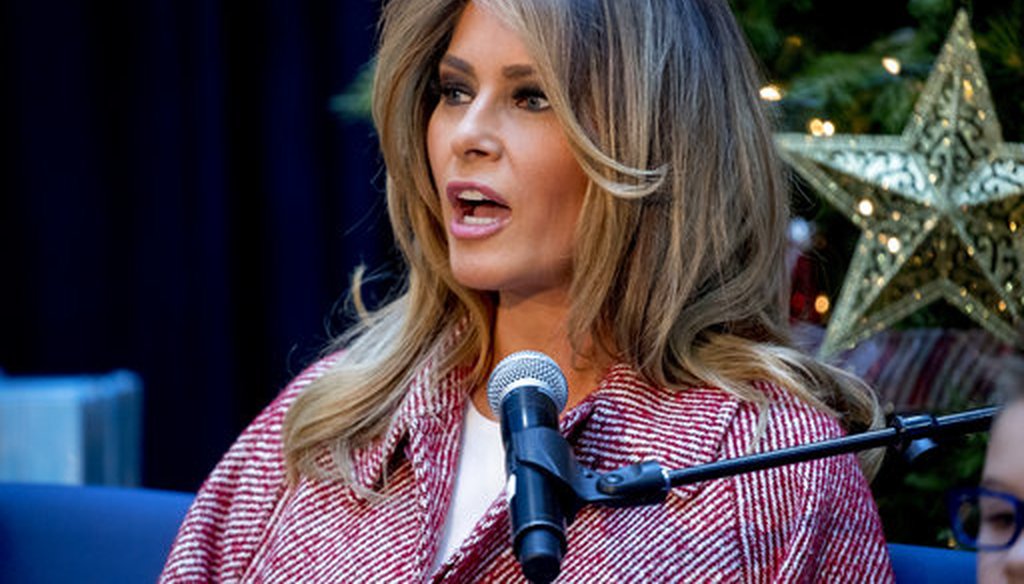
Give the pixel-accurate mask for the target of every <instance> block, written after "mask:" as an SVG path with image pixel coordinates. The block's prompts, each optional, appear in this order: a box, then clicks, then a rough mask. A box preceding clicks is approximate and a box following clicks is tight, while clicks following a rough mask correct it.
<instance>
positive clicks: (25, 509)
mask: <svg viewBox="0 0 1024 584" xmlns="http://www.w3.org/2000/svg"><path fill="white" fill-rule="evenodd" d="M192 498H193V496H192V495H191V494H187V493H172V492H167V491H153V490H145V489H125V488H115V487H76V486H58V485H34V484H4V483H0V580H3V581H4V582H8V581H9V582H18V583H27V584H49V583H57V582H60V583H64V582H76V583H87V584H88V583H93V582H95V583H97V584H100V583H102V584H110V583H115V584H116V583H120V582H129V583H130V582H153V581H155V580H156V577H157V576H158V575H159V574H160V569H161V568H162V567H163V564H164V561H165V560H166V558H167V552H168V551H169V550H170V547H171V542H172V541H173V540H174V536H175V534H176V533H177V531H178V526H179V525H180V523H181V520H182V519H183V518H184V516H185V511H187V510H188V506H189V505H190V504H191V503H192ZM889 553H890V555H891V556H892V562H893V569H894V571H895V573H896V581H897V582H899V583H914V584H945V583H947V582H948V583H956V584H964V583H970V582H974V578H975V576H974V554H973V553H970V552H961V551H954V550H947V549H941V548H930V547H922V546H914V545H905V544H898V543H893V544H889Z"/></svg>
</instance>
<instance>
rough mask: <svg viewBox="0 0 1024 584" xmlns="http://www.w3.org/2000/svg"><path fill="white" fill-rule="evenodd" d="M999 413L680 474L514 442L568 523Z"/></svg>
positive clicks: (548, 435) (914, 420)
mask: <svg viewBox="0 0 1024 584" xmlns="http://www.w3.org/2000/svg"><path fill="white" fill-rule="evenodd" d="M998 410H999V408H998V406H990V407H986V408H980V409H976V410H969V411H966V412H959V413H955V414H949V415H945V416H938V417H936V416H933V415H930V414H920V415H910V416H897V417H896V418H895V419H894V421H893V422H892V423H891V424H890V425H889V426H888V427H886V428H883V429H880V430H873V431H869V432H863V433H860V434H853V435H850V436H844V437H842V438H836V439H834V440H823V441H820V442H813V443H810V444H803V445H800V446H794V447H791V448H784V449H781V450H774V451H770V452H764V453H760V454H754V455H750V456H740V457H736V458H731V459H726V460H720V461H717V462H712V463H709V464H703V465H699V466H695V467H691V468H684V469H678V470H669V469H666V468H663V467H662V466H661V465H660V464H658V463H657V462H655V461H644V462H641V463H638V464H633V465H630V466H626V467H623V468H620V469H616V470H613V471H610V472H607V473H598V472H595V471H593V470H590V469H588V468H585V467H582V466H580V465H579V464H578V463H577V462H576V459H575V458H574V457H573V456H572V450H571V448H570V447H569V443H568V442H567V441H566V440H565V438H564V437H563V436H562V435H561V434H560V433H558V432H557V431H555V430H553V429H551V428H531V429H529V430H527V431H524V432H521V433H520V435H519V436H518V437H517V439H516V440H514V441H513V448H514V453H515V457H516V459H517V460H518V462H519V464H525V465H529V466H532V467H534V468H536V469H538V470H539V471H541V472H544V473H546V474H548V475H549V476H550V477H552V478H553V479H555V481H556V483H557V484H558V485H560V489H559V490H560V492H559V494H558V495H559V500H560V502H561V504H562V509H563V510H564V511H565V517H566V519H567V521H569V522H571V521H572V519H573V517H575V515H576V513H577V512H578V511H579V510H580V508H582V507H583V506H584V505H586V504H591V503H593V504H598V505H605V506H610V507H633V506H638V505H652V504H657V503H660V502H662V501H664V500H665V498H666V497H667V496H668V492H669V491H670V490H671V489H672V488H673V487H679V486H683V485H689V484H693V483H700V482H704V481H709V480H713V479H718V478H722V477H727V476H732V475H737V474H742V473H747V472H753V471H758V470H764V469H768V468H775V467H778V466H784V465H787V464H794V463H797V462H806V461H808V460H815V459H819V458H826V457H829V456H836V455H839V454H849V453H852V452H857V451H860V450H868V449H871V448H880V447H883V446H885V447H888V446H899V447H901V449H903V450H911V451H912V450H915V449H920V447H921V446H922V445H923V444H922V443H930V441H931V439H932V438H942V437H947V436H956V435H961V434H969V433H973V432H984V431H987V430H988V428H989V426H990V425H991V424H992V418H993V417H994V416H995V414H996V412H997V411H998Z"/></svg>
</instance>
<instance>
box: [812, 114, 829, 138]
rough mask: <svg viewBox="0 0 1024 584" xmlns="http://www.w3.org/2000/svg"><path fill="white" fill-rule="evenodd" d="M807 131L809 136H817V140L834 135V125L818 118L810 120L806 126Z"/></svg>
mask: <svg viewBox="0 0 1024 584" xmlns="http://www.w3.org/2000/svg"><path fill="white" fill-rule="evenodd" d="M807 129H808V130H810V132H811V135H813V136H817V137H819V138H820V137H822V136H826V137H827V136H832V135H833V134H835V133H836V126H835V124H833V123H832V122H830V121H828V120H822V119H819V118H814V119H812V120H811V121H810V122H809V123H808V124H807Z"/></svg>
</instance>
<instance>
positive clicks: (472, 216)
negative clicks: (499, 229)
mask: <svg viewBox="0 0 1024 584" xmlns="http://www.w3.org/2000/svg"><path fill="white" fill-rule="evenodd" d="M453 203H454V205H455V212H456V216H457V218H458V221H459V222H460V223H463V224H465V225H491V224H494V223H498V222H499V221H501V220H503V219H506V218H508V216H509V215H510V214H511V212H512V209H510V208H509V207H508V205H505V204H504V203H500V202H498V201H496V200H495V199H493V198H490V197H488V196H486V195H484V194H483V193H482V192H480V191H478V190H475V189H466V190H463V191H460V192H459V193H458V194H457V195H456V196H455V198H454V201H453Z"/></svg>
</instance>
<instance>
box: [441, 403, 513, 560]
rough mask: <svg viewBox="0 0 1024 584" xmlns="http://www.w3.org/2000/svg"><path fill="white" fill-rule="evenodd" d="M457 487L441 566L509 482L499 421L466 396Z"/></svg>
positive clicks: (447, 521) (446, 525)
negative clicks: (489, 417)
mask: <svg viewBox="0 0 1024 584" xmlns="http://www.w3.org/2000/svg"><path fill="white" fill-rule="evenodd" d="M466 401H467V402H468V404H467V406H466V415H465V416H463V422H462V438H461V440H460V443H459V465H458V468H457V469H456V471H455V491H454V492H453V493H452V504H451V506H450V507H448V517H447V518H446V519H445V522H444V531H442V532H441V546H440V548H439V549H438V555H437V557H436V558H434V567H435V568H436V567H437V566H440V565H441V564H442V563H443V562H444V561H445V560H446V559H448V557H449V556H451V555H452V553H453V552H454V551H455V550H457V549H459V547H460V546H461V545H462V542H463V540H465V539H466V537H467V536H468V535H469V532H470V531H472V530H473V527H474V526H475V525H476V523H477V521H479V520H480V518H481V517H483V515H484V512H485V511H487V508H488V507H490V506H491V503H493V502H494V499H495V498H496V497H497V496H498V494H499V493H501V489H502V488H503V487H504V486H505V448H504V446H502V444H501V428H500V426H499V425H498V422H494V421H491V420H488V419H487V418H485V417H484V416H483V414H481V413H480V412H478V411H477V410H476V407H475V406H474V405H473V402H472V400H466Z"/></svg>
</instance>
